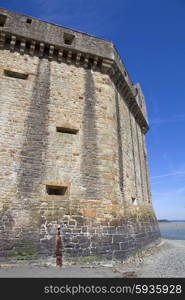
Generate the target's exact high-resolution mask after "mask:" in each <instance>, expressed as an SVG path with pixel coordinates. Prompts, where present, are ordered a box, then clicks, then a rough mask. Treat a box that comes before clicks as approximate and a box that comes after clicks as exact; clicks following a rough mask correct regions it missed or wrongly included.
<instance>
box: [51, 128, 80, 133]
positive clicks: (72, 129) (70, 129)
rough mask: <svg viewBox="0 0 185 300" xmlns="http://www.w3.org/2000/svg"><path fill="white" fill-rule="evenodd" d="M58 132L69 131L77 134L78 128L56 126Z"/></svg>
mask: <svg viewBox="0 0 185 300" xmlns="http://www.w3.org/2000/svg"><path fill="white" fill-rule="evenodd" d="M56 131H57V132H61V133H68V134H77V133H78V130H77V129H74V128H65V127H56Z"/></svg>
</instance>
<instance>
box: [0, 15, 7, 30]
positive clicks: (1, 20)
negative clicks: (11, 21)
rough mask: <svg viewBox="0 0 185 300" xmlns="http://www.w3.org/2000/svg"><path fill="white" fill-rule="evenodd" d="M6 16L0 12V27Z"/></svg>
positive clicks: (3, 23)
mask: <svg viewBox="0 0 185 300" xmlns="http://www.w3.org/2000/svg"><path fill="white" fill-rule="evenodd" d="M6 19H7V16H5V15H1V14H0V27H3V26H4V25H5V23H6Z"/></svg>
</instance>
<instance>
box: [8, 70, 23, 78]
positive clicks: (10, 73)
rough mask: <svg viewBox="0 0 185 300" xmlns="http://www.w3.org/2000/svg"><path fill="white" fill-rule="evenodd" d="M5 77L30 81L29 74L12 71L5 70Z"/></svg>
mask: <svg viewBox="0 0 185 300" xmlns="http://www.w3.org/2000/svg"><path fill="white" fill-rule="evenodd" d="M4 75H5V76H7V77H12V78H16V79H23V80H26V79H28V74H25V73H19V72H15V71H10V70H4Z"/></svg>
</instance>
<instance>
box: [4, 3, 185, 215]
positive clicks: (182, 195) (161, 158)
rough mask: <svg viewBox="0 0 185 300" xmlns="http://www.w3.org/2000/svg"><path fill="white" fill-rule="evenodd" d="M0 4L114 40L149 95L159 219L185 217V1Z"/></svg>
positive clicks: (150, 142) (150, 150)
mask: <svg viewBox="0 0 185 300" xmlns="http://www.w3.org/2000/svg"><path fill="white" fill-rule="evenodd" d="M0 6H1V7H4V8H8V9H12V10H16V11H18V12H21V13H25V14H28V15H31V16H35V17H38V18H41V19H44V20H46V21H50V22H54V23H58V24H60V25H63V26H67V27H71V28H74V29H76V30H80V31H83V32H87V33H89V34H92V35H96V36H98V37H102V38H105V39H108V40H111V41H113V42H114V44H115V45H116V48H117V49H118V50H119V53H120V55H121V56H122V58H123V60H124V62H125V64H126V67H127V69H128V71H129V74H130V76H131V78H132V80H133V81H134V82H138V81H139V82H140V84H141V86H142V89H143V91H144V94H145V97H146V102H147V108H148V114H149V120H150V131H149V132H148V134H147V145H148V155H149V167H150V174H151V187H152V197H153V205H154V208H155V211H156V214H157V217H158V218H168V219H185V139H184V138H183V137H184V132H185V0H114V1H113V0H52V1H51V0H27V1H23V0H18V1H17V0H10V1H9V0H0Z"/></svg>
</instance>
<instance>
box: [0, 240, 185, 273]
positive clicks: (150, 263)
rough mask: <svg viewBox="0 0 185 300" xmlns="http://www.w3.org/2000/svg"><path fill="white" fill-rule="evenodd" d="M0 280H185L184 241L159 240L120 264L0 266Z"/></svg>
mask: <svg viewBox="0 0 185 300" xmlns="http://www.w3.org/2000/svg"><path fill="white" fill-rule="evenodd" d="M0 277H1V278H24V277H32V278H123V277H125V278H131V277H138V278H155V277H156V278H160V277H164V278H174V277H182V278H185V240H168V239H162V240H161V242H160V243H159V244H157V245H152V246H151V247H150V248H148V249H145V250H143V251H141V252H138V253H137V254H136V255H134V256H132V257H130V258H128V259H127V260H126V261H123V262H119V263H118V262H112V261H107V262H94V263H91V264H82V263H76V264H74V263H69V262H65V261H64V265H63V266H62V267H61V268H60V267H56V266H55V259H54V258H53V259H50V260H47V261H44V262H43V261H42V262H41V261H40V262H27V263H20V262H19V263H18V264H12V263H10V262H9V263H8V262H1V263H0Z"/></svg>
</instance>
